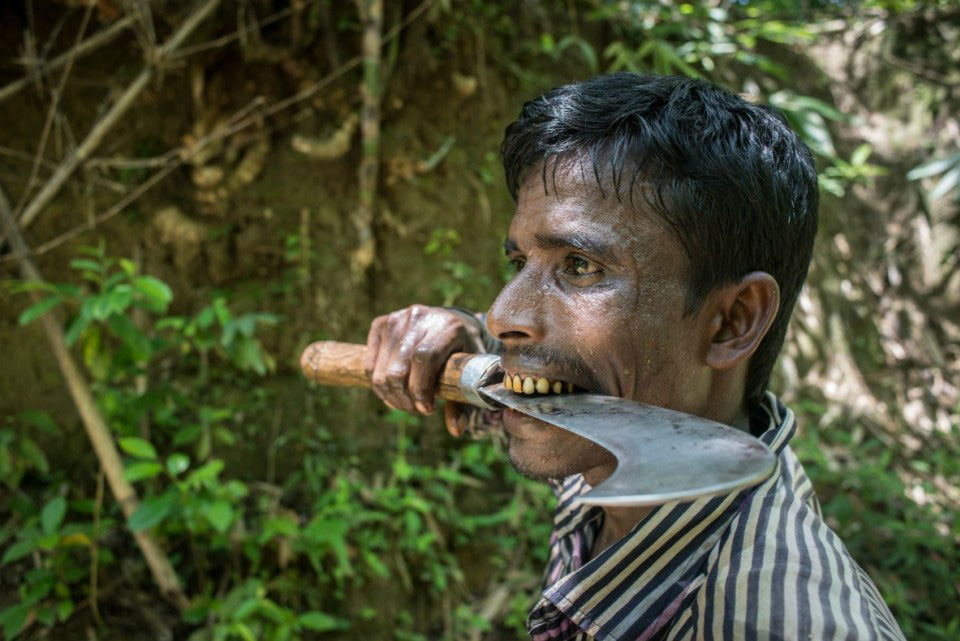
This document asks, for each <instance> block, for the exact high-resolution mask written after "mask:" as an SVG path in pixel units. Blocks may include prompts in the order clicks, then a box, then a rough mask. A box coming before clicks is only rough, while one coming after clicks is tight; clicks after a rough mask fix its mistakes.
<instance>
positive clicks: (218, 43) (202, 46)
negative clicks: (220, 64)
mask: <svg viewBox="0 0 960 641" xmlns="http://www.w3.org/2000/svg"><path fill="white" fill-rule="evenodd" d="M316 1H317V0H306V1H305V2H304V1H303V0H301V2H300V4H297V3H296V2H294V3H293V6H290V7H287V8H286V9H284V10H283V11H278V12H276V13H274V14H273V15H269V16H267V17H266V18H264V19H263V20H260V21H259V22H255V23H254V24H252V25H248V26H246V27H243V28H242V29H237V30H236V31H234V32H233V33H231V34H227V35H225V36H221V37H220V38H217V39H215V40H210V41H208V42H200V43H197V44H195V45H192V46H189V47H184V48H183V49H181V50H180V51H178V52H176V53H175V54H173V55H171V56H170V60H178V59H180V58H186V57H187V56H192V55H193V54H195V53H199V52H201V51H206V50H208V49H216V48H218V47H222V46H224V45H227V44H230V43H231V42H233V41H234V40H237V39H239V38H242V37H243V36H245V35H246V34H248V33H250V32H251V31H255V30H258V29H260V28H262V27H266V26H268V25H271V24H273V23H274V22H277V21H278V20H283V19H284V18H286V17H287V16H289V15H293V16H294V17H299V15H300V14H301V13H302V12H303V10H304V9H306V8H307V7H309V6H310V5H312V4H314V3H316Z"/></svg>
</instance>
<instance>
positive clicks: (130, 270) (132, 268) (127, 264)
mask: <svg viewBox="0 0 960 641" xmlns="http://www.w3.org/2000/svg"><path fill="white" fill-rule="evenodd" d="M119 262H120V269H122V270H123V271H124V272H125V273H126V274H127V276H133V275H134V274H136V273H137V265H136V264H135V263H134V262H133V261H132V260H130V259H129V258H121V259H120V261H119Z"/></svg>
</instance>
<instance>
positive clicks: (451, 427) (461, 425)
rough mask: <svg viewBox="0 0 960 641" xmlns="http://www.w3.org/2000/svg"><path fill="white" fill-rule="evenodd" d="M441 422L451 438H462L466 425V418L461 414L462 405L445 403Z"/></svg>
mask: <svg viewBox="0 0 960 641" xmlns="http://www.w3.org/2000/svg"><path fill="white" fill-rule="evenodd" d="M443 422H444V424H445V425H446V426H447V431H448V432H450V435H451V436H462V435H463V432H464V430H465V429H466V423H467V420H466V416H465V415H464V413H463V405H461V404H460V403H452V402H448V403H446V404H445V405H444V406H443Z"/></svg>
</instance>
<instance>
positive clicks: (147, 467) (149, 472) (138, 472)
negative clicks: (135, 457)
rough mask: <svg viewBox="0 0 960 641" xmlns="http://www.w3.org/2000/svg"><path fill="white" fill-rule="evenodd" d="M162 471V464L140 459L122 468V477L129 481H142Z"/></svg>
mask: <svg viewBox="0 0 960 641" xmlns="http://www.w3.org/2000/svg"><path fill="white" fill-rule="evenodd" d="M162 471H163V466H162V465H160V464H159V463H156V462H154V461H141V462H139V463H133V464H131V465H128V466H127V467H126V469H124V470H123V478H125V479H127V480H128V481H130V482H131V483H135V482H137V481H142V480H143V479H149V478H153V477H154V476H156V475H157V474H159V473H160V472H162Z"/></svg>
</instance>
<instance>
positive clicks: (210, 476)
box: [187, 459, 223, 483]
mask: <svg viewBox="0 0 960 641" xmlns="http://www.w3.org/2000/svg"><path fill="white" fill-rule="evenodd" d="M221 471H223V461H221V460H219V459H217V460H213V461H210V462H209V463H207V464H205V465H204V466H202V467H200V468H197V469H196V470H194V471H193V473H191V474H190V477H189V478H188V479H187V480H188V481H189V482H191V483H203V482H205V481H212V480H214V479H216V478H217V476H219V474H220V472H221Z"/></svg>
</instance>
